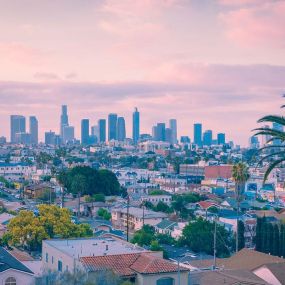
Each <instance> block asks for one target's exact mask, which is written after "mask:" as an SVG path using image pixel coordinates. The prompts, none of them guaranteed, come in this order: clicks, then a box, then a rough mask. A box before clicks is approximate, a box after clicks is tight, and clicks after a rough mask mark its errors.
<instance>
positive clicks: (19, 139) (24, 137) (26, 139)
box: [15, 133, 31, 144]
mask: <svg viewBox="0 0 285 285" xmlns="http://www.w3.org/2000/svg"><path fill="white" fill-rule="evenodd" d="M15 140H16V141H15V142H16V143H20V144H30V143H31V134H29V133H16V135H15Z"/></svg>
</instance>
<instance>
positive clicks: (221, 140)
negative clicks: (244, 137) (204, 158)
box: [217, 133, 226, 145]
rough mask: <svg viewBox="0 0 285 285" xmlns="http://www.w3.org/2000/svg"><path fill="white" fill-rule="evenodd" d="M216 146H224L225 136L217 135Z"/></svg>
mask: <svg viewBox="0 0 285 285" xmlns="http://www.w3.org/2000/svg"><path fill="white" fill-rule="evenodd" d="M217 141H218V144H222V145H224V144H225V143H226V135H225V134H224V133H219V134H218V135H217Z"/></svg>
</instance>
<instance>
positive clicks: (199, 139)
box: [194, 123, 202, 146]
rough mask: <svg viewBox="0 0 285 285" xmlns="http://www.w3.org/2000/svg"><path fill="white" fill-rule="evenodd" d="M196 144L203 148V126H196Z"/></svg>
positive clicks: (197, 124) (198, 124)
mask: <svg viewBox="0 0 285 285" xmlns="http://www.w3.org/2000/svg"><path fill="white" fill-rule="evenodd" d="M194 143H195V144H197V145H198V146H202V124H200V123H196V124H194Z"/></svg>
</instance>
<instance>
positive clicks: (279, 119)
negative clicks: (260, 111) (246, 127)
mask: <svg viewBox="0 0 285 285" xmlns="http://www.w3.org/2000/svg"><path fill="white" fill-rule="evenodd" d="M257 122H258V123H263V122H270V123H277V124H280V125H282V126H285V117H283V116H279V115H268V116H265V117H262V118H261V119H259V120H258V121H257Z"/></svg>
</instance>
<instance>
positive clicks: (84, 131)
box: [81, 119, 89, 145]
mask: <svg viewBox="0 0 285 285" xmlns="http://www.w3.org/2000/svg"><path fill="white" fill-rule="evenodd" d="M88 142H89V120H88V119H83V120H81V144H84V145H86V144H88Z"/></svg>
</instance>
